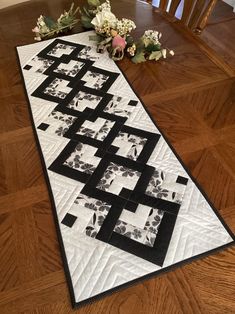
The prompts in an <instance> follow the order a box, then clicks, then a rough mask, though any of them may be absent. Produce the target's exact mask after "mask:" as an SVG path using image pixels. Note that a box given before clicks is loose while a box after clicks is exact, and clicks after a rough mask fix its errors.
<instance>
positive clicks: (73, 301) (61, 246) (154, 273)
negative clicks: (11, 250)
mask: <svg viewBox="0 0 235 314" xmlns="http://www.w3.org/2000/svg"><path fill="white" fill-rule="evenodd" d="M71 44H72V42H71ZM27 45H28V44H26V45H25V46H27ZM21 47H22V46H21ZM15 51H16V59H17V62H18V66H19V72H20V75H21V79H22V83H23V88H24V91H25V96H26V99H27V103H28V110H29V114H30V119H31V123H32V129H33V133H34V137H35V141H36V144H37V147H38V152H39V156H40V160H41V164H42V170H43V172H44V176H45V180H46V183H47V187H48V193H49V197H50V200H51V205H52V214H53V217H54V221H55V227H56V232H57V237H58V241H59V245H60V253H61V257H62V261H63V266H64V272H65V276H66V279H67V283H68V288H69V292H70V298H71V304H72V307H73V308H79V307H81V306H83V305H86V304H90V303H92V302H94V301H98V300H100V299H101V298H103V297H105V296H109V295H111V294H112V293H115V292H118V291H120V290H122V289H124V288H127V287H130V286H132V285H135V284H137V283H139V282H141V281H144V280H147V279H150V278H153V277H156V276H158V275H161V274H164V273H167V272H169V271H171V270H174V269H176V268H178V267H180V266H184V265H187V264H188V263H190V262H192V261H194V260H198V259H200V258H203V257H207V256H209V255H211V254H213V253H216V252H219V251H221V250H223V249H226V248H229V247H230V246H233V245H234V243H235V235H234V234H233V233H232V231H231V230H230V228H229V227H228V226H227V224H226V223H225V221H224V219H223V218H222V216H221V214H220V213H219V211H218V210H217V209H216V208H215V206H214V205H213V204H212V202H211V201H210V200H209V198H208V197H207V195H206V193H205V192H204V191H203V189H202V187H201V186H200V185H199V183H198V182H197V181H196V179H195V178H193V176H192V175H191V174H190V172H189V170H188V169H187V168H186V166H185V165H184V163H183V161H182V159H181V158H180V156H179V155H178V154H177V152H176V151H175V149H174V147H173V146H172V145H171V144H170V142H169V141H168V139H167V138H166V136H165V134H164V133H163V132H162V130H161V128H159V126H158V124H157V123H156V122H155V121H154V120H153V118H152V116H151V114H150V112H149V110H148V109H147V107H146V106H145V104H144V103H143V101H142V100H141V97H140V96H139V95H138V94H137V92H135V90H134V89H133V87H132V85H131V84H130V82H129V81H128V79H127V76H126V75H125V74H124V72H123V71H122V69H121V68H120V67H119V65H118V63H117V62H115V63H116V65H117V67H118V69H119V70H120V72H121V73H122V75H123V76H124V78H125V79H126V81H127V83H128V84H129V86H130V87H131V89H132V91H133V93H134V94H135V95H136V96H137V97H138V99H139V101H140V102H141V104H142V106H143V107H144V109H145V111H146V113H147V114H148V116H149V117H150V119H151V120H152V122H153V123H154V125H155V126H156V127H157V129H158V130H159V132H160V133H161V135H162V136H163V138H164V140H165V141H166V143H167V144H168V145H169V147H170V149H171V150H172V151H173V153H174V154H175V156H176V158H177V159H178V160H179V162H180V163H181V165H182V167H183V168H184V170H185V171H186V173H187V174H188V176H189V177H190V179H191V180H192V181H193V183H194V184H195V185H196V187H197V188H198V189H199V191H200V192H201V193H202V195H203V196H204V198H205V200H206V201H207V202H208V204H209V205H210V207H211V208H212V210H213V212H214V213H215V215H216V216H217V218H218V219H219V220H220V222H221V224H222V225H223V227H224V228H225V230H226V231H227V233H228V234H229V235H230V236H231V238H232V239H233V241H231V242H229V243H227V244H224V245H222V246H220V247H217V248H215V249H212V250H209V251H207V252H204V253H201V254H198V255H195V256H193V257H190V258H187V259H185V260H183V261H180V262H177V263H175V264H173V265H170V266H168V267H165V268H162V269H160V270H157V271H155V272H152V273H149V274H147V275H144V276H142V277H139V278H137V279H133V280H131V281H129V282H127V283H125V284H122V285H120V286H117V287H114V288H112V289H109V290H107V291H104V292H102V293H100V294H98V295H95V296H92V297H90V298H89V299H86V300H83V301H80V302H76V300H75V295H74V289H73V285H72V279H71V275H70V271H69V267H68V262H67V257H66V253H65V248H64V243H63V239H62V234H61V231H60V226H59V221H58V216H57V212H56V206H55V201H54V196H53V193H52V189H51V185H50V181H49V177H48V173H47V168H46V164H45V161H44V157H43V153H42V148H41V145H40V142H39V138H38V136H37V130H36V125H35V123H34V119H33V114H32V109H31V105H30V101H29V97H28V93H27V89H26V84H25V80H24V75H23V71H22V67H21V63H20V58H19V54H18V50H17V46H16V47H15Z"/></svg>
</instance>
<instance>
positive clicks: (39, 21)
mask: <svg viewBox="0 0 235 314" xmlns="http://www.w3.org/2000/svg"><path fill="white" fill-rule="evenodd" d="M37 25H38V26H39V27H40V26H41V27H43V26H45V25H46V24H45V22H44V17H43V16H42V15H40V16H39V18H38V22H37Z"/></svg>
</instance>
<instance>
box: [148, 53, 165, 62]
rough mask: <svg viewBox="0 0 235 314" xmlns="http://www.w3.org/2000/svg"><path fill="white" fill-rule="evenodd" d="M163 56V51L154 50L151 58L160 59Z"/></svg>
mask: <svg viewBox="0 0 235 314" xmlns="http://www.w3.org/2000/svg"><path fill="white" fill-rule="evenodd" d="M161 57H162V53H161V51H153V52H152V53H151V55H150V56H149V60H156V61H157V60H159V59H160V58H161Z"/></svg>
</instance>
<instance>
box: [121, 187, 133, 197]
mask: <svg viewBox="0 0 235 314" xmlns="http://www.w3.org/2000/svg"><path fill="white" fill-rule="evenodd" d="M131 192H132V191H131V190H128V189H125V188H122V190H121V192H120V193H119V196H121V197H122V198H125V199H129V197H130V195H131Z"/></svg>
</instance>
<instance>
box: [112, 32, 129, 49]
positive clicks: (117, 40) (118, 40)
mask: <svg viewBox="0 0 235 314" xmlns="http://www.w3.org/2000/svg"><path fill="white" fill-rule="evenodd" d="M112 47H113V48H119V49H120V50H124V49H125V47H126V41H125V39H124V38H123V37H121V36H120V35H117V36H115V37H114V38H113V41H112Z"/></svg>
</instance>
